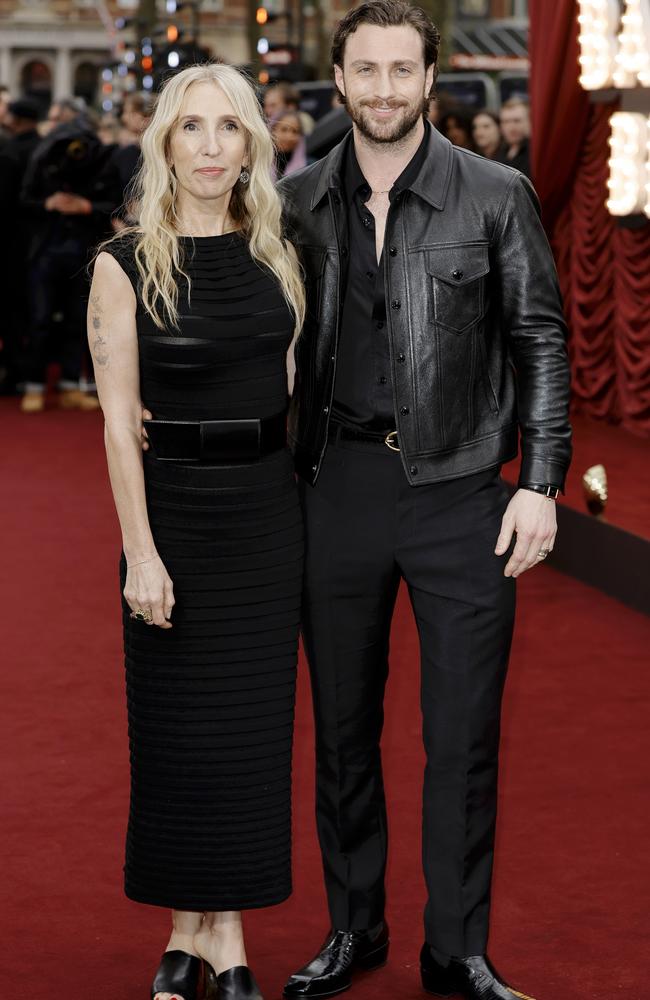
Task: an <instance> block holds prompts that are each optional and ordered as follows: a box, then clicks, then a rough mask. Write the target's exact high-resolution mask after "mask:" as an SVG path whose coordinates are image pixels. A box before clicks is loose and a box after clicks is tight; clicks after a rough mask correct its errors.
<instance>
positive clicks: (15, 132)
mask: <svg viewBox="0 0 650 1000" xmlns="http://www.w3.org/2000/svg"><path fill="white" fill-rule="evenodd" d="M39 117H40V107H39V105H38V103H37V102H36V101H34V100H32V99H31V98H29V97H23V98H20V100H17V101H10V102H9V104H8V105H7V109H6V112H5V115H4V121H5V124H6V126H7V129H8V131H9V135H10V138H9V139H8V140H7V141H6V142H5V143H4V144H3V145H2V149H1V161H2V162H1V163H0V218H2V222H3V225H4V226H5V227H6V231H7V232H8V233H11V239H9V240H5V241H4V242H5V251H4V252H3V254H2V258H3V261H2V283H3V285H5V286H6V294H5V295H3V298H2V302H3V323H2V341H1V343H0V369H1V372H0V393H2V395H13V394H14V393H15V392H16V391H17V383H18V382H19V381H20V376H19V367H20V354H21V349H22V342H23V339H24V337H25V331H26V328H27V325H28V317H29V282H28V280H27V249H28V246H29V242H30V237H31V231H30V225H29V219H28V218H27V217H26V216H25V213H24V212H22V211H21V208H20V189H21V185H22V181H23V177H24V176H25V172H26V170H27V167H28V165H29V162H30V160H31V158H32V155H33V153H34V150H35V149H36V147H37V146H38V145H39V143H40V141H41V137H40V135H39V133H38V130H37V128H36V123H37V122H38V119H39Z"/></svg>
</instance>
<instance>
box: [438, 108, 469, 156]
mask: <svg viewBox="0 0 650 1000" xmlns="http://www.w3.org/2000/svg"><path fill="white" fill-rule="evenodd" d="M436 128H437V129H438V131H439V132H442V134H443V135H444V136H445V138H446V139H449V141H450V142H451V143H453V144H454V146H459V147H460V148H461V149H472V150H473V149H474V142H473V140H472V123H471V119H470V117H469V115H468V113H467V112H466V111H465V109H464V108H456V109H454V111H448V112H447V114H445V115H442V117H441V118H440V119H439V120H438V122H437V123H436Z"/></svg>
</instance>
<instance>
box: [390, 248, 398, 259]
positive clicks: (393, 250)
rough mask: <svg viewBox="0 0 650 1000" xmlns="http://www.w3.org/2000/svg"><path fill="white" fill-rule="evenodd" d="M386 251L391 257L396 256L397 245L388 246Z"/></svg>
mask: <svg viewBox="0 0 650 1000" xmlns="http://www.w3.org/2000/svg"><path fill="white" fill-rule="evenodd" d="M388 252H389V254H390V255H391V257H396V256H397V247H389V248H388Z"/></svg>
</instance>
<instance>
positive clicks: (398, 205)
mask: <svg viewBox="0 0 650 1000" xmlns="http://www.w3.org/2000/svg"><path fill="white" fill-rule="evenodd" d="M350 141H351V133H348V135H347V136H346V138H345V139H344V140H343V142H342V143H340V144H339V145H338V146H336V147H335V148H334V149H333V150H332V151H331V153H329V154H328V156H326V157H325V158H324V159H323V160H321V161H319V162H318V163H315V164H313V165H311V166H308V167H306V168H305V169H304V170H301V171H299V172H298V173H295V174H292V175H291V176H289V177H287V178H286V179H284V180H283V181H282V182H281V184H280V185H279V190H280V193H281V197H282V199H283V203H284V209H285V225H286V233H287V236H288V238H289V239H290V240H291V241H292V242H293V243H294V245H295V247H296V250H297V251H298V255H299V257H300V260H301V262H302V265H303V268H304V271H305V282H306V289H307V316H306V320H305V324H304V327H303V331H302V333H301V336H300V338H299V340H298V344H297V347H296V363H297V373H296V387H295V390H294V394H293V399H292V402H291V409H290V419H289V437H290V441H291V444H292V447H293V449H294V453H295V458H296V466H297V469H298V472H299V473H300V475H301V476H303V477H304V478H305V479H306V480H307V481H308V482H310V483H312V484H313V483H314V482H315V481H316V478H317V476H318V472H319V469H320V466H321V463H322V461H323V456H324V454H325V450H326V447H327V433H328V423H329V414H330V409H331V405H332V395H333V390H334V378H335V374H336V360H337V344H338V336H339V328H340V320H341V307H342V291H343V281H344V277H345V266H346V260H347V258H348V256H349V254H350V253H354V247H348V245H347V233H348V227H347V220H346V209H345V199H344V198H343V197H342V193H341V183H342V181H341V177H342V173H343V171H342V167H343V163H344V156H345V148H346V143H348V142H350ZM428 142H429V152H428V155H427V157H426V160H425V162H424V165H423V167H422V169H421V171H420V173H419V176H418V177H417V179H416V181H415V182H414V183H413V184H412V185H411V187H410V189H409V190H408V191H406V192H405V193H404V194H403V195H402V196H401V197H399V198H398V199H396V201H395V202H394V203H393V204H392V205H391V208H390V211H389V215H388V220H387V223H386V236H385V243H384V254H383V266H384V278H385V288H386V304H387V320H388V322H387V327H388V331H389V339H390V354H391V364H392V373H393V387H394V389H393V391H394V406H395V415H396V421H397V431H398V435H399V444H400V447H401V457H402V461H403V464H404V469H405V472H406V475H407V477H408V480H409V482H410V483H411V484H412V485H414V486H416V485H422V484H425V483H434V482H440V481H441V480H445V479H455V478H457V477H460V476H466V475H469V474H471V473H473V472H478V471H479V470H481V469H486V468H489V467H491V466H493V465H496V464H498V463H500V462H505V461H508V460H509V459H511V458H514V457H515V455H516V454H517V439H518V432H520V433H521V450H522V463H521V473H520V482H522V483H551V484H554V485H556V486H560V487H563V486H564V479H565V475H566V471H567V468H568V466H569V462H570V458H571V429H570V426H569V422H568V404H569V366H568V361H567V352H566V327H565V323H564V318H563V315H562V305H561V301H560V294H559V289H558V284H557V276H556V272H555V265H554V262H553V258H552V256H551V251H550V248H549V245H548V242H547V240H546V236H545V234H544V230H543V229H542V225H541V222H540V218H539V207H538V202H537V198H536V195H535V193H534V191H533V188H532V186H531V185H530V183H529V181H527V180H526V178H525V177H523V176H522V175H521V174H520V173H518V172H517V171H516V170H513V169H511V168H510V167H507V166H504V165H502V164H500V163H495V162H494V161H492V160H487V159H483V158H482V157H480V156H476V155H475V154H474V153H469V152H467V151H466V150H464V149H458V148H456V147H455V146H452V145H451V143H450V142H448V141H447V139H445V138H444V137H443V136H441V135H440V134H439V133H438V132H437V131H436V130H435V129H433V128H430V129H429V138H428Z"/></svg>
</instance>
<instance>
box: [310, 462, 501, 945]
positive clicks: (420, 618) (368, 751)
mask: <svg viewBox="0 0 650 1000" xmlns="http://www.w3.org/2000/svg"><path fill="white" fill-rule="evenodd" d="M301 497H302V503H303V509H304V515H305V525H306V543H307V548H306V565H305V573H306V577H305V588H304V608H303V632H304V639H305V646H306V650H307V655H308V658H309V663H310V669H311V680H312V691H313V699H314V712H315V720H316V743H317V793H316V794H317V805H316V811H317V824H318V834H319V838H320V846H321V851H322V856H323V865H324V871H325V882H326V887H327V894H328V901H329V907H330V913H331V918H332V924H333V926H334V927H336V928H338V929H342V930H361V929H364V928H370V927H373V926H375V925H376V924H377V923H379V922H380V921H381V920H382V918H383V913H384V902H385V896H384V875H385V869H386V849H387V824H386V806H385V798H384V787H383V779H382V766H381V752H380V737H381V732H382V725H383V698H384V687H385V682H386V678H387V674H388V647H389V632H390V625H391V618H392V614H393V608H394V604H395V598H396V595H397V589H398V586H399V583H400V580H401V579H402V578H403V579H404V580H405V581H406V584H407V585H408V590H409V594H410V599H411V602H412V606H413V610H414V613H415V618H416V622H417V627H418V632H419V638H420V651H421V708H422V720H423V737H424V744H425V750H426V757H427V764H426V770H425V776H424V808H423V865H424V875H425V879H426V884H427V889H428V902H427V905H426V910H425V934H426V940H427V941H428V943H429V944H430V945H432V946H433V947H434V948H436V949H437V950H438V951H440V952H441V953H442V954H445V955H450V956H457V957H466V956H469V955H475V954H482V953H483V952H484V951H485V950H486V943H487V933H488V916H489V902H490V883H491V875H492V860H493V852H494V833H495V821H496V796H497V767H498V746H499V719H500V709H501V696H502V692H503V685H504V681H505V676H506V669H507V663H508V656H509V652H510V643H511V638H512V628H513V622H514V610H515V585H514V581H513V580H512V578H505V577H504V576H503V568H504V563H505V557H501V558H500V557H497V556H495V555H494V546H495V544H496V540H497V536H498V534H499V529H500V524H501V518H502V516H503V512H504V510H505V508H506V505H507V493H506V489H505V486H504V485H503V483H502V481H501V479H500V478H499V470H498V469H494V468H493V469H490V470H488V471H487V472H481V473H478V474H475V475H472V476H468V477H465V478H462V479H456V480H453V481H451V482H446V483H439V484H435V485H431V486H419V487H411V486H409V484H408V482H407V480H406V476H405V475H404V471H403V469H402V465H401V462H400V457H399V455H398V454H397V453H395V452H391V451H390V450H389V449H388V448H386V447H385V446H383V445H377V444H366V443H356V442H355V443H352V442H339V443H336V444H335V443H332V444H330V446H329V448H328V452H327V455H326V458H325V461H324V465H323V468H322V470H321V474H320V476H319V479H318V481H317V483H316V486H315V487H311V486H308V485H306V484H305V483H302V485H301Z"/></svg>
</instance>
